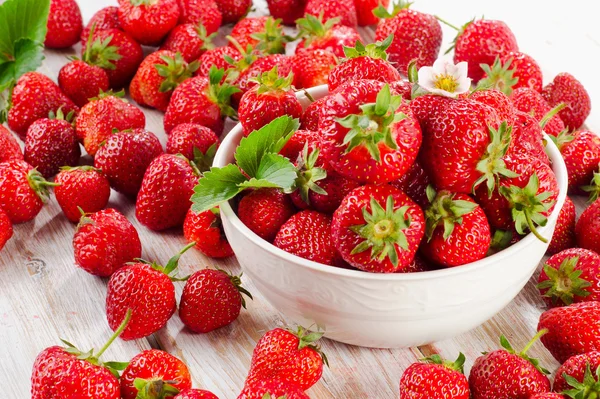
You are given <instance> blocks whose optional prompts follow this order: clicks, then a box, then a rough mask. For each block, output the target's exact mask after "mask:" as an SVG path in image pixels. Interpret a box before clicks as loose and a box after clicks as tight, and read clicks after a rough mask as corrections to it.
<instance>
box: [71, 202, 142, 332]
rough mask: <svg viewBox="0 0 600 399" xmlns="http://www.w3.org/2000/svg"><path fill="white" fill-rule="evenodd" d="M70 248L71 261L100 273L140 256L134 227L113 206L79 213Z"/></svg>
mask: <svg viewBox="0 0 600 399" xmlns="http://www.w3.org/2000/svg"><path fill="white" fill-rule="evenodd" d="M73 250H74V253H75V264H77V265H78V266H79V267H81V268H82V269H83V270H85V271H86V272H88V273H90V274H93V275H96V276H101V277H108V276H111V275H112V274H113V273H114V272H115V271H116V270H118V269H119V268H120V267H122V266H124V265H125V264H126V263H127V262H133V261H134V260H135V259H137V258H139V257H140V256H142V244H141V242H140V237H139V236H138V232H137V230H136V229H135V227H133V225H132V224H131V222H130V221H129V220H127V218H126V217H125V216H123V214H121V213H120V212H119V211H117V210H115V209H106V210H102V211H99V212H96V213H93V214H91V215H84V216H83V217H81V220H80V221H79V225H78V226H77V231H76V232H75V235H74V237H73ZM121 316H122V315H121ZM121 316H119V317H121ZM115 322H116V323H118V320H115ZM116 323H115V325H117V324H116Z"/></svg>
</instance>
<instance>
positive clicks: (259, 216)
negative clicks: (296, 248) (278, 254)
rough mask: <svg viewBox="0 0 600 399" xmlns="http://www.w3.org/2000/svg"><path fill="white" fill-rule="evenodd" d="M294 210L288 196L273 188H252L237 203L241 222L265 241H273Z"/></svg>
mask: <svg viewBox="0 0 600 399" xmlns="http://www.w3.org/2000/svg"><path fill="white" fill-rule="evenodd" d="M295 212H296V210H295V209H294V205H293V204H292V201H291V200H290V198H289V196H287V195H285V194H284V193H282V192H281V191H279V190H277V189H274V188H261V189H258V190H254V191H252V192H250V193H249V194H248V195H245V196H244V197H243V198H242V199H241V200H240V203H239V205H238V216H239V218H240V220H241V221H242V223H244V224H245V225H246V227H248V228H249V229H250V230H252V231H253V232H254V233H255V234H257V235H258V236H259V237H261V238H262V239H263V240H266V241H273V240H274V239H275V236H276V235H277V232H278V231H279V229H280V228H281V226H282V225H283V224H284V223H285V222H286V221H287V220H288V219H289V218H290V217H291V216H292V215H293V214H294V213H295Z"/></svg>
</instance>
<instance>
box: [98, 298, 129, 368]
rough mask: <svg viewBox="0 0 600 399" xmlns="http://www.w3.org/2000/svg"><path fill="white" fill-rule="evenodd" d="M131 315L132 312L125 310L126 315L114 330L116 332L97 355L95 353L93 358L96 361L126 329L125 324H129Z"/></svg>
mask: <svg viewBox="0 0 600 399" xmlns="http://www.w3.org/2000/svg"><path fill="white" fill-rule="evenodd" d="M131 314H132V310H131V309H127V313H125V318H124V319H123V321H122V322H121V324H120V325H119V328H117V329H116V331H115V332H114V333H113V335H112V336H111V337H110V339H109V340H108V341H106V343H105V344H104V346H103V347H102V348H100V350H99V351H98V353H96V356H94V358H96V359H98V358H100V356H102V354H103V353H104V352H105V351H106V350H107V349H108V347H109V346H110V345H111V344H112V343H113V342H114V341H115V339H117V337H118V336H119V335H121V333H122V332H123V330H125V328H126V327H127V324H129V320H131Z"/></svg>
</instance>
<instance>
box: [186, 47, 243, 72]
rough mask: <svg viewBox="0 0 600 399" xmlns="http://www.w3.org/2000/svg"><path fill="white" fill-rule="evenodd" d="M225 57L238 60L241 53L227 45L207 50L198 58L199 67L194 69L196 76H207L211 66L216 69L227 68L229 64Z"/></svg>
mask: <svg viewBox="0 0 600 399" xmlns="http://www.w3.org/2000/svg"><path fill="white" fill-rule="evenodd" d="M226 57H228V58H231V59H232V60H233V61H239V60H241V59H242V54H241V53H240V52H239V51H238V50H236V49H235V48H233V47H229V46H224V47H217V48H214V49H211V50H207V51H206V52H205V53H204V54H202V55H201V56H200V58H199V59H198V61H199V62H200V67H199V68H198V70H197V71H196V76H203V77H206V78H207V77H208V73H209V72H210V69H211V68H212V67H213V66H215V67H216V68H217V69H223V70H227V69H229V68H230V67H231V64H229V63H228V62H227V59H226Z"/></svg>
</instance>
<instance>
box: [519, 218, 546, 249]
mask: <svg viewBox="0 0 600 399" xmlns="http://www.w3.org/2000/svg"><path fill="white" fill-rule="evenodd" d="M524 214H525V220H526V221H527V226H528V227H529V230H530V231H531V232H532V233H533V235H534V236H536V237H537V238H538V239H539V240H540V241H541V242H543V243H544V244H547V243H548V239H547V238H546V237H544V236H542V235H541V234H540V233H539V232H538V231H537V229H536V228H535V224H534V223H533V220H531V215H530V214H529V212H527V211H525V212H524Z"/></svg>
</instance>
